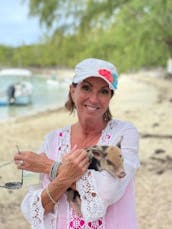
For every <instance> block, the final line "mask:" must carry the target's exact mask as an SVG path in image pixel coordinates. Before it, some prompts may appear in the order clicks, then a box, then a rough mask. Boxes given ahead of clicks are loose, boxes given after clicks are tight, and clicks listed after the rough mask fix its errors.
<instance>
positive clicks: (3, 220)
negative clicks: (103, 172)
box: [0, 72, 172, 229]
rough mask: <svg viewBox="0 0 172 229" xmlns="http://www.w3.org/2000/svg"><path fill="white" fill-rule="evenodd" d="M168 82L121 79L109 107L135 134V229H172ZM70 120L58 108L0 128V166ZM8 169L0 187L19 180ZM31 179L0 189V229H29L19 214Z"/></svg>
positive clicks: (143, 75)
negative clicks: (15, 187)
mask: <svg viewBox="0 0 172 229" xmlns="http://www.w3.org/2000/svg"><path fill="white" fill-rule="evenodd" d="M171 84H172V79H171V80H170V79H165V78H163V77H162V76H159V75H158V73H156V72H154V74H150V72H140V73H137V74H130V75H122V76H121V78H120V80H119V89H118V90H117V92H116V94H115V96H114V97H113V99H112V102H111V106H110V107H111V111H112V114H113V116H114V118H116V119H121V120H128V121H131V122H132V123H134V124H135V126H136V127H137V128H138V130H139V133H140V152H139V153H140V160H141V167H140V169H139V170H138V172H137V175H136V207H137V215H138V229H147V228H149V229H170V228H171V225H172V217H171V215H172V195H171V187H172V178H171V177H172V145H171V142H172V94H171ZM75 119H76V117H75V116H73V115H69V114H68V113H67V112H66V111H65V110H64V109H63V108H61V109H53V110H47V111H45V112H41V113H39V114H35V115H32V116H27V117H25V118H24V117H22V118H17V119H15V120H11V121H8V122H4V123H0V136H1V144H0V166H1V165H2V164H3V163H6V162H8V161H10V160H11V159H12V158H13V155H14V153H15V152H16V144H17V145H19V146H20V148H21V149H32V150H36V149H38V148H39V146H40V144H41V143H42V141H43V139H44V136H45V134H46V133H47V132H49V131H50V130H52V129H56V128H58V127H62V126H64V125H66V124H69V123H73V122H74V121H75ZM20 175H21V174H20V172H19V171H18V170H17V169H16V167H15V166H14V165H13V164H12V163H11V164H9V165H8V166H5V167H3V168H2V167H0V183H1V184H2V183H4V182H8V181H12V180H17V179H20ZM36 181H37V176H36V175H34V176H33V174H30V173H24V186H23V188H22V189H19V190H15V191H14V190H6V189H3V188H1V189H0V228H1V229H23V228H25V229H29V228H30V226H29V225H28V223H27V222H26V221H25V219H24V218H23V216H22V214H21V212H20V203H21V200H22V199H23V197H24V195H25V193H26V191H27V188H28V186H29V184H31V183H35V182H36Z"/></svg>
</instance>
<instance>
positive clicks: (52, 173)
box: [49, 161, 61, 181]
mask: <svg viewBox="0 0 172 229" xmlns="http://www.w3.org/2000/svg"><path fill="white" fill-rule="evenodd" d="M60 165H61V162H57V161H55V162H54V163H53V164H52V166H51V169H50V172H49V178H50V180H51V181H53V180H54V179H55V178H56V176H57V173H58V169H59V167H60Z"/></svg>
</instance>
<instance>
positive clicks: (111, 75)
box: [72, 58, 118, 90]
mask: <svg viewBox="0 0 172 229" xmlns="http://www.w3.org/2000/svg"><path fill="white" fill-rule="evenodd" d="M88 77H100V78H102V79H103V80H105V81H106V82H107V83H108V84H109V88H110V89H112V90H116V89H117V85H118V74H117V71H116V67H115V66H114V65H113V64H112V63H110V62H107V61H104V60H101V59H96V58H88V59H85V60H82V61H81V62H80V63H78V64H77V65H76V66H75V75H74V77H73V80H72V82H73V83H80V82H82V81H83V80H84V79H86V78H88Z"/></svg>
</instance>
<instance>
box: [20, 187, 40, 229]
mask: <svg viewBox="0 0 172 229" xmlns="http://www.w3.org/2000/svg"><path fill="white" fill-rule="evenodd" d="M41 192H42V189H41V187H40V185H33V186H32V187H31V188H30V190H29V192H28V193H27V194H26V196H25V198H24V199H23V201H22V204H21V211H22V213H23V215H24V217H25V218H26V220H27V221H28V222H29V223H30V224H31V225H32V227H33V228H37V229H38V228H41V229H42V228H43V227H42V226H41V225H43V216H44V208H43V206H42V202H41Z"/></svg>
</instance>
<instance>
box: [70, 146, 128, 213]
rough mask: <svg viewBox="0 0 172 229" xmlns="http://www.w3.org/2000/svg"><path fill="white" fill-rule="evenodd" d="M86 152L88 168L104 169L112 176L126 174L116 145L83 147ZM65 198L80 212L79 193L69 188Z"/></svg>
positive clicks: (118, 147) (119, 176)
mask: <svg viewBox="0 0 172 229" xmlns="http://www.w3.org/2000/svg"><path fill="white" fill-rule="evenodd" d="M85 150H86V152H87V153H88V157H89V160H90V165H89V167H88V169H94V170H96V171H102V170H106V171H107V172H109V173H110V174H111V175H112V176H114V177H118V178H122V177H124V176H125V175H126V173H125V171H124V167H123V157H122V154H121V150H120V144H118V146H105V145H104V146H98V145H94V146H92V147H87V148H85ZM67 199H68V201H69V202H70V204H71V206H72V207H73V208H74V209H75V210H76V212H77V213H78V214H81V213H80V196H79V193H78V192H77V191H75V190H73V189H71V188H69V189H68V190H67Z"/></svg>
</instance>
